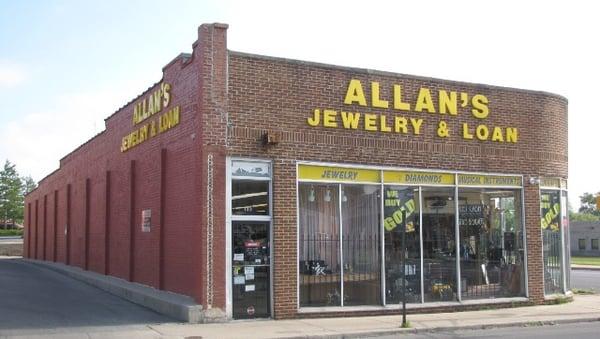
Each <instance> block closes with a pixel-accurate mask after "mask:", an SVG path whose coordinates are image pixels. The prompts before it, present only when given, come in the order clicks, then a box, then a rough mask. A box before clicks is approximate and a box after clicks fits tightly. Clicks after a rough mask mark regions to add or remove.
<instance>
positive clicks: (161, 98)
mask: <svg viewBox="0 0 600 339" xmlns="http://www.w3.org/2000/svg"><path fill="white" fill-rule="evenodd" d="M170 103H171V85H170V84H168V83H162V84H161V85H160V87H159V88H158V89H157V90H155V91H154V92H152V93H150V94H148V95H147V96H146V97H144V98H142V99H141V100H140V101H139V102H137V103H136V104H135V105H134V107H133V116H132V121H133V125H134V126H136V125H138V124H141V125H140V126H139V127H138V126H136V127H135V130H134V131H132V132H131V133H129V134H127V135H126V136H124V137H123V138H122V139H121V152H126V151H128V150H130V149H132V148H133V147H135V146H137V145H139V144H141V143H143V142H144V141H146V140H149V139H151V138H153V137H155V136H157V135H158V134H161V133H163V132H166V131H168V130H170V129H171V128H173V127H175V126H177V125H179V120H180V112H179V110H180V109H179V106H175V107H172V108H170V109H169V110H167V111H166V112H165V113H162V114H161V115H159V116H158V117H157V118H156V119H151V118H152V117H153V116H154V115H156V114H158V113H161V112H162V111H163V109H167V108H168V106H169V104H170ZM142 122H144V123H143V124H142Z"/></svg>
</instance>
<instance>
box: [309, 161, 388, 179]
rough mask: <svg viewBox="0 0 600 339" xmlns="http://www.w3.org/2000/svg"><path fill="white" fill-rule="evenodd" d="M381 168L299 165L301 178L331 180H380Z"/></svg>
mask: <svg viewBox="0 0 600 339" xmlns="http://www.w3.org/2000/svg"><path fill="white" fill-rule="evenodd" d="M379 173H380V171H379V170H368V169H358V168H346V167H329V166H311V165H299V166H298V178H299V179H300V180H320V181H330V182H373V183H379V182H380V176H379Z"/></svg>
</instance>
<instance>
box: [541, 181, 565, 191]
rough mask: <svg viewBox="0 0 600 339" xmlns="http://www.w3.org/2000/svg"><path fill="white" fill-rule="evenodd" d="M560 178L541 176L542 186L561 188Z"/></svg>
mask: <svg viewBox="0 0 600 339" xmlns="http://www.w3.org/2000/svg"><path fill="white" fill-rule="evenodd" d="M560 181H561V180H560V179H559V178H540V187H547V188H557V189H560Z"/></svg>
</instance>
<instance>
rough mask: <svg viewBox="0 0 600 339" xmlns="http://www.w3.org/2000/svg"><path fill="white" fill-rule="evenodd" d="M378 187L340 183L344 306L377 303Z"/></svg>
mask: <svg viewBox="0 0 600 339" xmlns="http://www.w3.org/2000/svg"><path fill="white" fill-rule="evenodd" d="M380 207H381V200H380V188H379V186H373V185H343V186H342V232H343V233H342V234H343V236H342V251H343V254H344V256H343V257H344V306H350V305H381V254H380V253H381V252H380V250H379V249H380V248H381V242H380V240H379V239H380V236H379V234H380V232H379V230H380V225H381V222H380V218H379V216H380V212H379V211H380Z"/></svg>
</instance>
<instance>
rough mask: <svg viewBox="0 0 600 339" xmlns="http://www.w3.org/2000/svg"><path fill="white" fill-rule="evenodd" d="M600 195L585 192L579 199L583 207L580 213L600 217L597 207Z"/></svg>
mask: <svg viewBox="0 0 600 339" xmlns="http://www.w3.org/2000/svg"><path fill="white" fill-rule="evenodd" d="M598 195H600V192H598V193H596V194H592V193H588V192H585V193H583V195H581V196H580V197H579V200H580V201H581V206H580V207H579V213H583V214H592V215H595V216H600V211H599V210H598V208H597V207H596V197H597V196H598Z"/></svg>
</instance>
